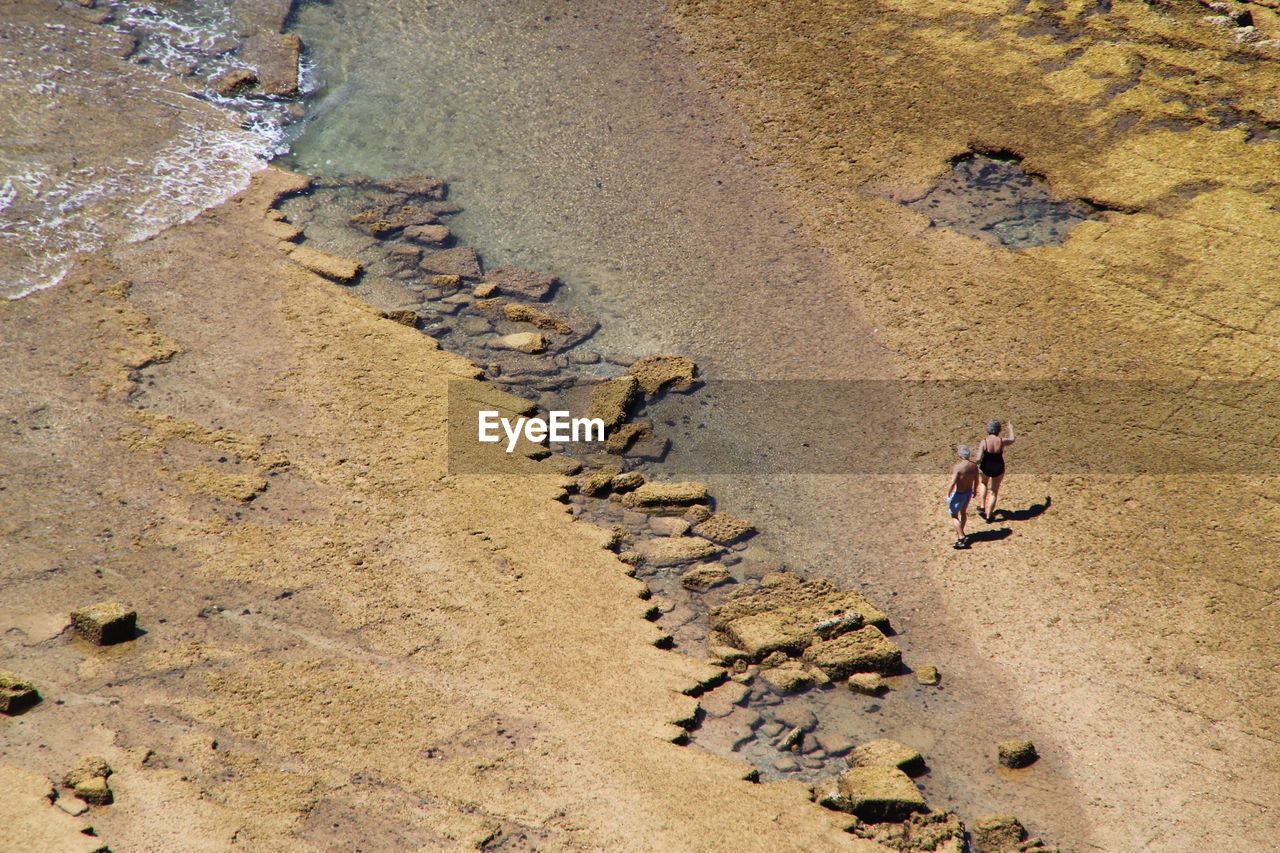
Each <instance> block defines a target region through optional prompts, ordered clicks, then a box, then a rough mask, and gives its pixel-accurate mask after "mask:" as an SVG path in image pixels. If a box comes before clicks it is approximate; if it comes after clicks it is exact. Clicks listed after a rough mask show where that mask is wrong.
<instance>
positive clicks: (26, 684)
mask: <svg viewBox="0 0 1280 853" xmlns="http://www.w3.org/2000/svg"><path fill="white" fill-rule="evenodd" d="M39 701H40V693H39V692H38V691H37V690H36V686H35V685H34V684H32V683H31V682H30V681H28V680H27V679H25V678H23V677H21V676H19V675H15V674H14V673H12V672H5V671H3V670H0V714H18V713H21V712H22V711H25V710H26V709H27V708H30V707H31V706H32V705H34V704H36V703H37V702H39Z"/></svg>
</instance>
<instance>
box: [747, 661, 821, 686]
mask: <svg viewBox="0 0 1280 853" xmlns="http://www.w3.org/2000/svg"><path fill="white" fill-rule="evenodd" d="M760 675H761V677H762V678H764V680H765V681H767V682H768V683H769V684H770V685H771V686H772V687H774V688H775V689H777V690H779V691H781V692H783V693H794V692H795V691H797V690H803V689H804V688H806V687H808V686H809V685H810V684H813V675H812V673H810V672H809V670H808V668H807V667H805V666H804V665H803V664H800V663H797V662H796V661H786V662H785V663H780V664H778V665H777V666H771V667H768V668H767V669H762V670H761V671H760Z"/></svg>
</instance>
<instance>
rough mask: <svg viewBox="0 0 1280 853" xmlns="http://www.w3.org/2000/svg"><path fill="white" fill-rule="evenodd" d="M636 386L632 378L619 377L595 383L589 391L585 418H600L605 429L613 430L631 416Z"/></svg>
mask: <svg viewBox="0 0 1280 853" xmlns="http://www.w3.org/2000/svg"><path fill="white" fill-rule="evenodd" d="M638 385H639V383H637V382H636V379H635V377H634V376H619V377H618V378H616V379H606V380H605V381H603V382H600V383H597V384H596V385H595V386H594V387H593V388H592V389H591V399H590V402H589V403H588V404H587V417H589V418H600V419H601V420H603V421H604V426H605V429H613V428H614V427H616V426H617V425H618V424H620V423H622V422H623V421H625V420H626V419H627V415H629V414H631V407H632V406H633V405H635V402H636V388H637V387H638Z"/></svg>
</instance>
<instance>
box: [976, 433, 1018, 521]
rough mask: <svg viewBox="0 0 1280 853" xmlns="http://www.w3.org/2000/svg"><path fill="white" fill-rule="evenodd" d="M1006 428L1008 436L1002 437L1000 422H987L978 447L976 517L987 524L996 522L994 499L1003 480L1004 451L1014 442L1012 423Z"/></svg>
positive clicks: (998, 493)
mask: <svg viewBox="0 0 1280 853" xmlns="http://www.w3.org/2000/svg"><path fill="white" fill-rule="evenodd" d="M1007 427H1008V431H1009V434H1008V435H1007V436H1003V437H1002V436H1001V435H1000V422H999V421H997V420H990V421H987V437H986V438H984V439H983V440H982V444H980V445H978V495H979V498H978V515H980V516H982V518H983V519H984V520H985V521H986V522H987V523H988V524H990V523H991V522H993V521H995V520H996V499H997V498H999V497H1000V483H1001V481H1003V480H1004V449H1005V448H1006V447H1008V446H1009V445H1011V444H1013V442H1014V435H1013V423H1012V422H1010V423H1009V424H1008V425H1007ZM984 510H985V511H984Z"/></svg>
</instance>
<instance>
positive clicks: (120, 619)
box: [71, 601, 138, 646]
mask: <svg viewBox="0 0 1280 853" xmlns="http://www.w3.org/2000/svg"><path fill="white" fill-rule="evenodd" d="M137 626H138V614H137V611H135V610H134V609H133V608H132V607H130V606H129V605H127V604H123V603H121V602H119V601H102V602H99V603H98V604H91V605H89V606H88V607H82V608H80V609H79V610H75V611H73V612H72V613H71V627H72V628H74V629H75V632H76V633H77V634H79V635H80V636H81V637H84V638H85V639H86V640H88V641H89V642H91V643H93V644H94V645H96V646H108V645H111V644H112V643H122V642H124V641H125V640H132V639H133V636H134V634H135V632H136V631H137Z"/></svg>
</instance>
